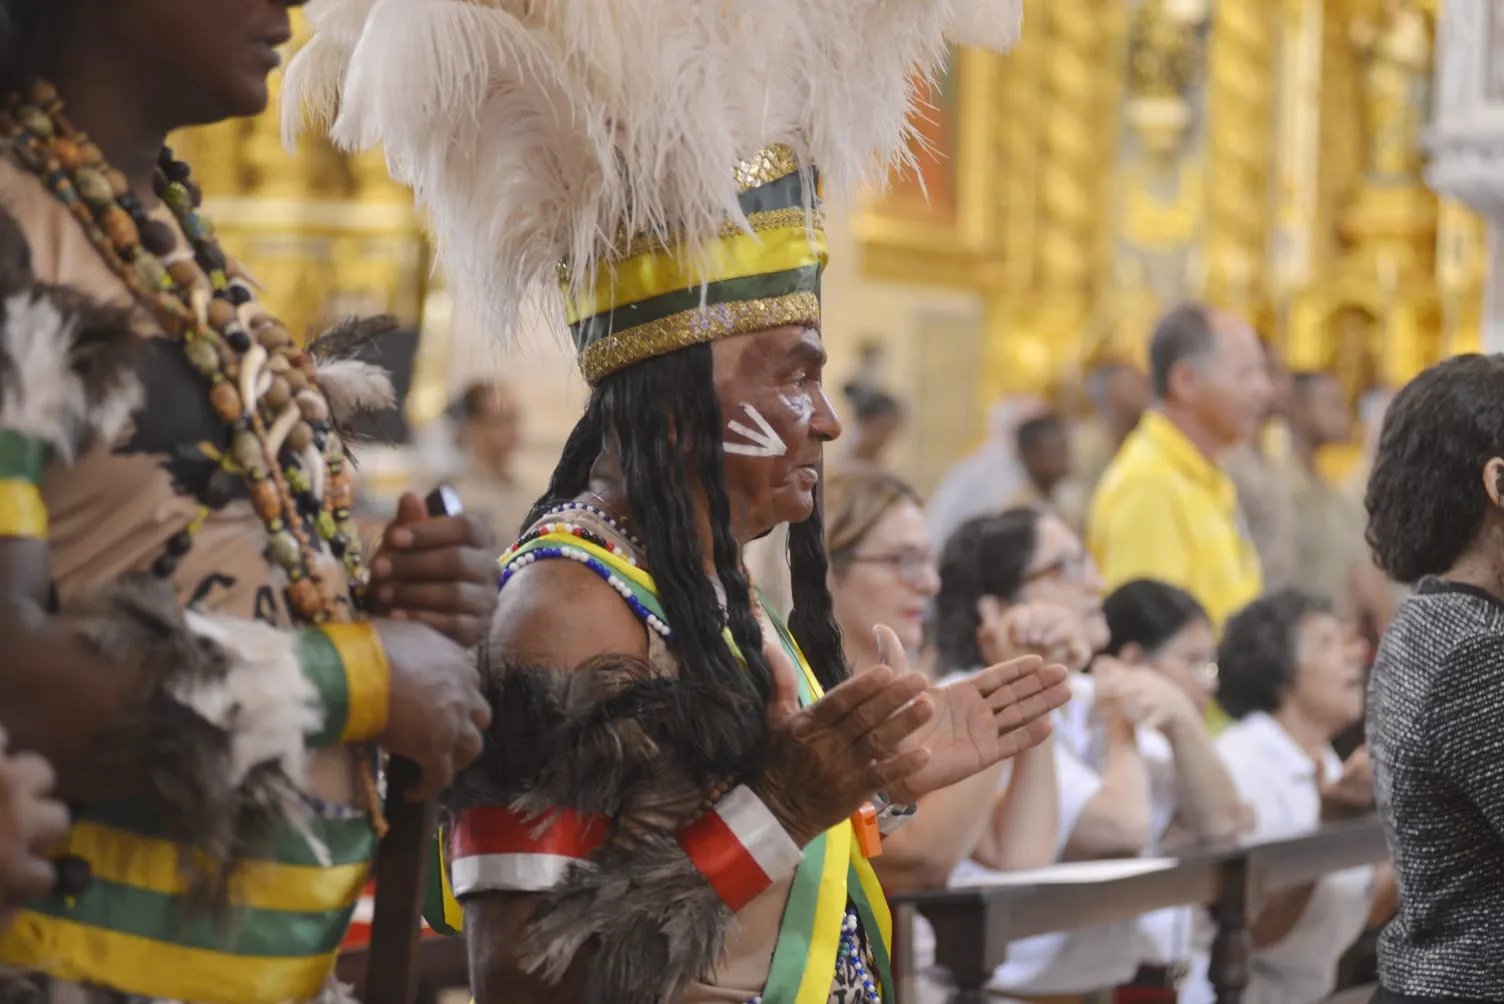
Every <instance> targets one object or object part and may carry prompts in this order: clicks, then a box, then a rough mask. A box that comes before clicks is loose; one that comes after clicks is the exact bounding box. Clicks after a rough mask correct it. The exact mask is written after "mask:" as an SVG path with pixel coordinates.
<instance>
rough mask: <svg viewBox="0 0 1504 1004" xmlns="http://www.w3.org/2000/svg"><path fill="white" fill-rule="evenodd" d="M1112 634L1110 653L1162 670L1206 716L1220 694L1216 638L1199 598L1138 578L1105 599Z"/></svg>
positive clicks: (1133, 664)
mask: <svg viewBox="0 0 1504 1004" xmlns="http://www.w3.org/2000/svg"><path fill="white" fill-rule="evenodd" d="M1102 612H1103V613H1104V614H1105V615H1106V617H1107V628H1108V631H1109V633H1110V635H1111V638H1110V640H1109V641H1108V643H1107V649H1106V651H1107V654H1108V655H1111V656H1114V657H1116V658H1117V659H1119V660H1121V661H1122V662H1124V663H1126V664H1127V665H1129V666H1143V667H1146V668H1148V669H1152V670H1154V671H1155V672H1157V673H1159V674H1161V675H1162V676H1164V677H1165V679H1167V680H1169V681H1170V682H1171V683H1173V684H1175V686H1177V687H1179V688H1180V689H1181V690H1182V691H1183V692H1184V693H1185V695H1186V697H1188V698H1190V700H1191V703H1192V704H1194V705H1195V706H1196V710H1197V711H1198V712H1200V714H1201V715H1202V717H1203V718H1204V717H1205V716H1206V713H1207V711H1208V710H1210V708H1211V706H1212V702H1213V701H1214V700H1215V699H1216V696H1217V639H1216V636H1215V635H1213V634H1212V624H1211V620H1210V618H1208V617H1207V616H1206V610H1205V609H1203V608H1202V606H1201V604H1200V603H1198V602H1196V598H1195V597H1194V596H1192V595H1191V594H1190V593H1188V592H1186V591H1185V590H1184V589H1181V588H1180V587H1179V586H1172V585H1170V584H1169V583H1168V582H1160V581H1158V580H1157V579H1134V580H1133V581H1131V582H1125V583H1123V584H1122V585H1121V586H1119V587H1118V588H1116V589H1114V590H1113V591H1112V594H1111V595H1110V596H1108V597H1107V599H1106V600H1105V601H1103V603H1102Z"/></svg>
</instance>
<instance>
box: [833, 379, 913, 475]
mask: <svg viewBox="0 0 1504 1004" xmlns="http://www.w3.org/2000/svg"><path fill="white" fill-rule="evenodd" d="M844 390H845V394H846V400H847V402H848V403H849V404H850V405H851V412H852V415H853V417H854V418H855V419H856V422H855V423H854V424H853V426H852V428H851V431H850V432H849V433H848V435H850V437H851V440H850V443H849V445H848V444H845V443H843V444H842V445H841V446H839V447H836V448H835V451H834V452H835V453H836V457H835V458H833V459H836V465H837V466H840V467H843V468H858V467H870V468H875V469H878V470H881V469H883V468H884V467H886V466H887V456H886V455H887V452H888V449H889V448H890V447H891V446H892V445H893V441H894V440H896V439H897V438H898V436H899V434H900V433H901V432H903V425H904V411H903V405H902V404H900V403H899V402H898V399H897V398H896V397H894V396H893V395H892V394H889V393H888V392H887V391H885V390H880V389H878V388H877V387H873V386H868V385H865V384H860V383H852V384H848V385H847V386H846V387H845V388H844Z"/></svg>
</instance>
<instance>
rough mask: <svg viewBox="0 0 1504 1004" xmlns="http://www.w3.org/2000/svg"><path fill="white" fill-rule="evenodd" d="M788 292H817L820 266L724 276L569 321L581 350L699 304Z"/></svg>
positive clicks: (769, 296)
mask: <svg viewBox="0 0 1504 1004" xmlns="http://www.w3.org/2000/svg"><path fill="white" fill-rule="evenodd" d="M790 293H813V294H815V295H817V296H818V295H819V293H820V267H819V266H818V265H806V266H804V267H803V268H796V269H791V270H789V271H787V272H775V273H773V274H771V275H749V276H747V277H745V278H742V279H723V280H721V281H720V282H710V283H706V284H705V285H704V286H695V287H694V288H692V289H681V290H676V291H675V292H672V293H665V294H664V295H662V296H655V297H653V298H652V299H651V300H643V301H642V302H641V303H633V304H628V305H626V306H622V307H617V308H616V309H615V310H612V311H609V312H607V313H604V314H596V315H595V316H594V317H590V318H587V319H586V320H583V321H581V322H579V323H578V324H572V325H570V328H569V330H570V334H571V335H572V336H573V338H574V344H575V349H576V351H578V352H581V353H583V352H584V351H585V350H586V349H588V348H590V347H591V346H592V345H594V344H595V343H597V342H599V341H602V340H604V339H606V338H608V337H610V336H611V335H612V333H614V332H619V331H623V332H624V331H626V330H628V329H630V328H636V327H640V326H642V325H644V324H653V323H655V322H657V321H661V320H663V319H664V318H667V317H672V316H674V315H675V314H682V313H684V312H685V311H689V310H697V309H699V308H700V307H702V306H705V307H717V306H721V305H723V304H728V303H742V302H747V301H750V300H771V299H774V298H776V297H780V296H787V295H789V294H790Z"/></svg>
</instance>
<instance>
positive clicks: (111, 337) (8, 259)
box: [0, 210, 143, 463]
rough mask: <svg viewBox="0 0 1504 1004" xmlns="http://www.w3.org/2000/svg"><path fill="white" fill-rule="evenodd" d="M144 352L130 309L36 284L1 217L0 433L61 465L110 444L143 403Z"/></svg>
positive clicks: (24, 250)
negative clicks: (28, 442) (36, 444)
mask: <svg viewBox="0 0 1504 1004" xmlns="http://www.w3.org/2000/svg"><path fill="white" fill-rule="evenodd" d="M142 346H143V341H142V338H141V336H140V335H139V334H138V333H137V332H136V331H135V330H134V328H133V327H132V324H131V312H130V311H129V310H122V309H119V308H114V307H108V306H104V305H101V304H99V303H96V302H94V301H93V300H91V299H89V298H88V297H85V296H83V295H82V294H80V293H77V292H75V291H74V290H71V289H68V288H65V287H62V286H54V285H50V284H47V283H42V282H38V281H37V280H36V277H35V276H34V275H33V273H32V270H31V253H30V249H29V247H28V245H27V243H26V238H25V235H24V234H22V232H21V228H20V227H19V226H18V225H17V224H16V222H15V220H14V219H13V218H11V217H10V216H9V215H7V214H6V213H5V212H4V211H3V210H0V429H7V430H10V431H12V432H16V433H19V434H21V435H23V436H28V437H30V438H32V439H36V440H40V441H41V442H43V443H45V444H47V446H48V447H49V448H50V449H51V451H52V454H53V456H55V457H56V458H58V459H59V460H61V461H63V462H65V463H67V462H71V461H72V459H73V458H74V457H76V456H78V455H79V454H80V453H82V452H83V451H84V450H86V449H88V448H89V447H90V446H91V445H93V444H94V443H95V442H99V441H105V442H108V441H110V440H112V439H114V438H115V437H116V436H117V435H119V434H120V432H121V430H122V429H123V428H124V426H125V423H126V421H127V420H128V419H129V418H130V416H131V413H132V412H134V411H135V410H136V408H138V407H139V406H140V403H141V385H140V381H139V380H138V379H137V376H136V365H137V363H138V362H139V360H140V356H141V349H142Z"/></svg>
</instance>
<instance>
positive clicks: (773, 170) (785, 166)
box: [736, 143, 799, 192]
mask: <svg viewBox="0 0 1504 1004" xmlns="http://www.w3.org/2000/svg"><path fill="white" fill-rule="evenodd" d="M797 170H799V158H798V157H795V156H794V151H793V150H790V149H789V148H788V147H786V146H784V145H783V144H781V143H780V144H778V145H775V146H770V147H768V148H767V149H766V150H763V151H762V152H761V153H759V154H758V155H757V156H755V157H752V158H751V159H749V160H744V161H741V162H739V163H738V164H737V165H736V184H737V187H738V188H740V189H741V190H742V191H743V192H749V191H751V190H752V189H754V188H756V187H758V186H759V185H766V184H768V183H769V182H773V181H777V180H778V179H779V178H783V177H787V176H788V175H790V174H793V173H794V172H795V171H797Z"/></svg>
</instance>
